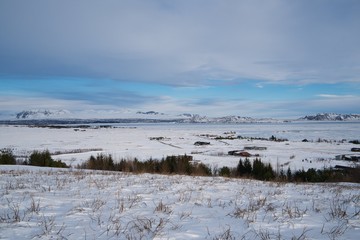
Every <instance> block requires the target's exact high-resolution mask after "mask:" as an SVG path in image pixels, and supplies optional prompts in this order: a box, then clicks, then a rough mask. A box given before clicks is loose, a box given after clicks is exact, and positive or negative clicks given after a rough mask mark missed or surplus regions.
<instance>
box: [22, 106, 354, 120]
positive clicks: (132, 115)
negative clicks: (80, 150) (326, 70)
mask: <svg viewBox="0 0 360 240" xmlns="http://www.w3.org/2000/svg"><path fill="white" fill-rule="evenodd" d="M91 115H95V116H97V117H96V118H93V117H92V118H90V117H88V116H90V115H89V112H87V113H82V114H77V113H72V112H70V111H68V110H64V109H61V110H50V109H33V110H24V111H21V112H18V113H16V114H15V119H16V120H56V119H57V120H74V119H77V120H80V119H82V120H87V121H88V120H90V119H93V120H94V119H96V120H97V121H99V120H101V119H102V120H104V122H109V121H111V120H112V121H116V122H178V123H256V122H262V123H264V122H284V121H360V114H337V113H318V114H316V115H309V116H305V117H301V118H298V119H291V120H279V119H273V118H252V117H243V116H224V117H207V116H201V115H198V114H190V113H184V114H180V115H169V114H164V113H160V112H156V111H145V112H144V111H137V112H133V111H130V110H126V111H123V112H119V111H98V112H97V111H91Z"/></svg>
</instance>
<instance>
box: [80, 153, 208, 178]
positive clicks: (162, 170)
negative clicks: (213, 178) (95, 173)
mask: <svg viewBox="0 0 360 240" xmlns="http://www.w3.org/2000/svg"><path fill="white" fill-rule="evenodd" d="M192 160H193V158H192V156H187V155H180V156H168V157H166V158H162V159H161V160H154V159H152V158H150V159H149V160H146V161H138V159H136V158H135V159H133V160H129V159H121V160H120V161H119V162H116V163H115V162H114V161H113V159H112V156H111V155H104V154H98V155H97V156H96V157H94V156H91V157H90V158H89V159H88V160H87V161H86V162H84V163H83V164H81V165H79V166H78V168H81V169H93V170H110V171H121V172H134V173H159V174H183V175H196V176H210V175H211V169H210V168H209V167H208V166H206V165H205V164H202V163H193V162H192Z"/></svg>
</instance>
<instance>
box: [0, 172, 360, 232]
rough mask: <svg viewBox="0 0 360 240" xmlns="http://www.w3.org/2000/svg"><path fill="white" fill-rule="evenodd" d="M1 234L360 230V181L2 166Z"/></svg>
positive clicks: (0, 196) (0, 183) (0, 185)
mask: <svg viewBox="0 0 360 240" xmlns="http://www.w3.org/2000/svg"><path fill="white" fill-rule="evenodd" d="M0 173H1V175H0V239H359V236H360V185H359V184H350V183H336V184H335V183H324V184H282V183H274V182H270V183H269V182H260V181H254V180H245V179H227V178H221V177H188V176H179V175H175V176H165V175H151V174H141V175H133V174H126V173H116V172H102V171H80V170H74V169H65V170H64V169H51V168H37V167H30V166H4V165H3V166H0Z"/></svg>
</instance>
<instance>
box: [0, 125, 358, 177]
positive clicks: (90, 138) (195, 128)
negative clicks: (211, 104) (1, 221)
mask: <svg viewBox="0 0 360 240" xmlns="http://www.w3.org/2000/svg"><path fill="white" fill-rule="evenodd" d="M114 127H115V128H97V129H76V128H75V129H74V128H66V129H50V128H30V127H27V126H5V125H2V126H0V135H1V138H0V148H11V149H13V151H14V153H15V155H17V156H23V157H26V156H29V155H30V154H31V152H32V151H33V150H45V149H48V150H49V151H50V152H52V153H55V152H58V153H64V154H57V155H54V156H53V157H54V158H55V159H60V160H62V161H64V162H66V163H67V164H69V165H72V166H76V165H77V164H78V163H81V162H83V161H85V160H87V159H88V158H89V156H90V155H96V154H98V153H105V154H111V155H112V156H113V158H114V159H115V160H120V159H121V158H134V157H136V158H138V159H140V160H146V159H149V158H150V157H152V158H158V159H159V158H162V157H165V156H168V155H179V154H187V155H192V156H193V157H194V160H198V161H201V162H203V163H205V164H209V165H210V166H211V167H222V166H229V167H234V166H236V165H237V163H238V162H239V157H236V156H229V155H228V152H229V151H232V150H243V148H244V147H252V146H256V147H266V148H267V149H266V150H246V151H247V152H249V153H251V154H253V155H256V154H258V155H259V157H260V158H261V159H262V160H263V161H264V162H270V163H271V164H272V165H273V166H274V167H276V166H283V167H284V168H286V169H287V167H290V168H291V169H292V170H299V169H302V168H304V169H305V170H306V169H308V168H324V167H331V166H335V165H345V166H349V165H353V164H354V163H352V162H346V161H336V160H335V156H337V155H344V154H352V155H354V154H355V153H352V152H351V148H353V147H356V145H354V144H351V143H348V141H349V140H356V139H357V140H358V139H359V138H360V122H355V123H349V122H345V123H282V124H236V125H230V124H229V125H227V124H218V125H217V124H127V125H125V124H124V125H119V124H117V125H115V126H114ZM239 135H240V136H244V137H261V138H269V137H271V136H272V135H274V136H275V137H277V138H287V139H289V141H286V142H271V141H263V140H248V139H234V140H227V139H225V140H216V139H215V138H214V137H215V136H221V137H229V136H234V137H237V136H239ZM153 137H163V138H164V139H163V140H161V141H157V140H151V138H153ZM303 139H307V140H309V142H302V140H303ZM319 139H324V140H327V142H325V141H318V140H319ZM344 139H346V141H345V140H344ZM196 141H204V142H209V143H210V145H206V146H195V145H194V143H195V142H196ZM74 152H76V153H74ZM286 169H285V170H286Z"/></svg>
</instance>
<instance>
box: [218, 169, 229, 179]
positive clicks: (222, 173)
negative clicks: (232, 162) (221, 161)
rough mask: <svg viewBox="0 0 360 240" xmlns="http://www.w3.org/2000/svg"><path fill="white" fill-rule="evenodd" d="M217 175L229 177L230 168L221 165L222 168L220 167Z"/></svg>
mask: <svg viewBox="0 0 360 240" xmlns="http://www.w3.org/2000/svg"><path fill="white" fill-rule="evenodd" d="M219 176H222V177H230V168H228V167H222V168H220V171H219Z"/></svg>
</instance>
